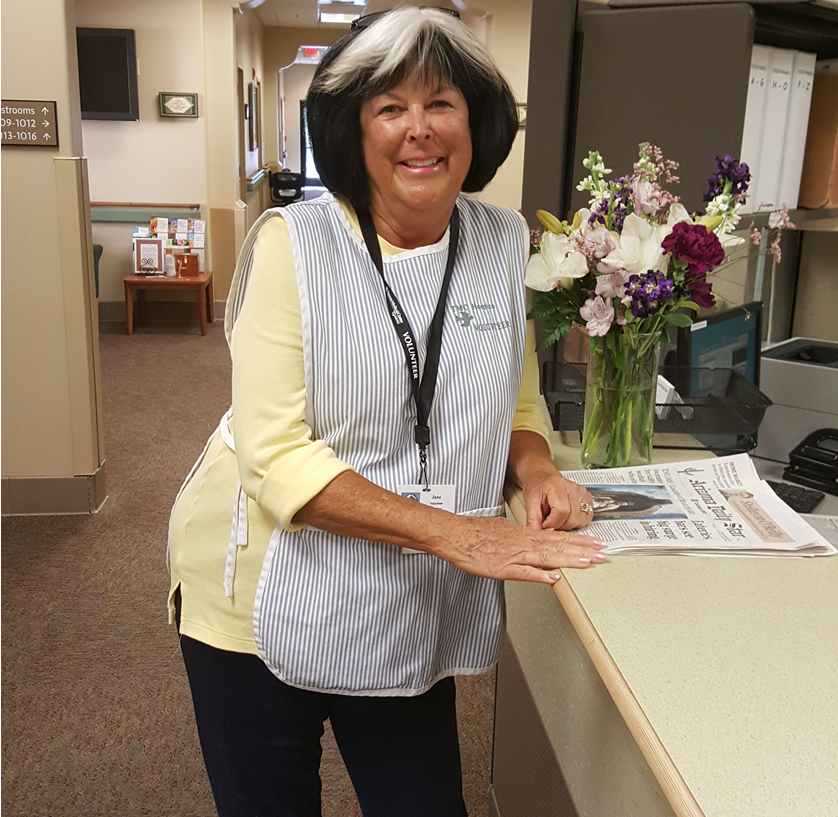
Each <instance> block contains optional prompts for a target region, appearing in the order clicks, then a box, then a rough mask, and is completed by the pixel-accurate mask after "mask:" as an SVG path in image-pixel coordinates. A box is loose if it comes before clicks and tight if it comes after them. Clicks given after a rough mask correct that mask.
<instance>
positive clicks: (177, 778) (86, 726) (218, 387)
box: [2, 322, 494, 817]
mask: <svg viewBox="0 0 838 817" xmlns="http://www.w3.org/2000/svg"><path fill="white" fill-rule="evenodd" d="M104 328H107V329H111V330H113V331H112V332H103V334H102V335H101V336H100V348H101V368H102V394H103V400H104V417H105V454H106V458H107V471H108V494H109V498H108V500H107V502H106V503H105V505H104V507H103V508H102V510H101V512H100V513H99V514H96V515H92V516H42V517H5V518H4V519H3V531H2V532H3V579H4V580H5V581H4V588H3V589H4V593H3V599H2V612H3V614H4V616H3V633H2V635H3V647H4V651H3V658H4V661H3V682H2V692H3V697H2V710H3V711H2V714H3V725H4V727H5V728H4V729H3V738H2V741H3V755H4V763H3V803H2V807H3V813H4V815H5V817H106V816H107V817H110V816H111V815H115V814H119V815H121V817H140V816H141V815H142V817H212V815H214V814H215V811H214V808H213V804H212V798H211V794H210V791H209V786H208V783H207V781H206V776H205V773H204V770H203V764H202V761H201V757H200V749H199V747H198V741H197V734H196V731H195V726H194V722H193V718H192V712H191V701H190V698H189V691H188V687H187V683H186V675H185V672H184V670H183V665H182V662H181V658H180V655H179V652H178V648H177V639H176V635H175V632H174V629H173V628H170V627H168V625H167V623H166V610H165V599H166V592H167V589H168V575H167V571H166V565H165V549H166V530H167V525H168V515H169V509H170V507H171V504H172V501H173V500H174V497H175V495H176V493H177V491H178V488H179V487H180V484H181V482H182V480H183V478H184V476H185V475H186V474H187V473H188V471H189V469H190V467H191V466H192V463H193V462H194V460H195V459H196V457H197V456H198V454H199V453H200V451H201V449H202V447H203V445H204V442H205V441H206V438H207V437H208V436H209V434H210V433H211V432H212V430H213V429H214V428H215V426H216V425H217V423H218V420H219V418H220V416H221V415H222V414H223V413H224V411H225V410H226V409H227V407H228V406H229V402H230V362H229V353H228V350H227V345H226V343H225V340H224V332H223V327H222V323H220V322H216V323H215V324H213V325H212V326H210V327H209V332H208V334H207V336H206V337H202V336H201V335H200V334H198V333H197V330H196V329H195V327H193V326H188V327H182V328H181V327H168V326H167V327H165V328H160V327H153V326H142V327H139V328H138V330H137V331H136V333H135V334H134V335H132V336H130V337H129V336H126V335H124V334H122V331H123V328H122V326H121V325H117V324H113V325H108V326H106V327H105V326H103V329H104ZM458 692H459V695H460V700H459V715H460V733H461V742H462V755H463V775H464V783H465V794H466V803H467V804H468V807H469V813H470V814H471V815H472V817H483V815H485V814H486V809H487V806H486V797H487V791H488V786H489V773H490V758H491V741H492V720H493V707H494V675H489V676H483V677H478V678H466V679H460V682H458ZM322 777H323V815H324V817H359V815H360V810H359V808H358V806H357V802H356V800H355V796H354V793H353V791H352V788H351V784H350V783H349V780H348V777H347V775H346V772H345V770H344V768H343V764H342V762H341V760H340V757H339V755H338V754H337V751H336V749H335V747H334V743H333V741H332V740H331V736H330V734H329V733H328V732H327V737H326V739H324V759H323V766H322Z"/></svg>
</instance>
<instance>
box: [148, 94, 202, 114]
mask: <svg viewBox="0 0 838 817" xmlns="http://www.w3.org/2000/svg"><path fill="white" fill-rule="evenodd" d="M158 99H159V100H160V116H166V117H170V116H177V117H183V116H187V117H191V118H193V119H195V118H197V116H198V94H184V93H180V92H178V91H161V92H160V93H159V94H158Z"/></svg>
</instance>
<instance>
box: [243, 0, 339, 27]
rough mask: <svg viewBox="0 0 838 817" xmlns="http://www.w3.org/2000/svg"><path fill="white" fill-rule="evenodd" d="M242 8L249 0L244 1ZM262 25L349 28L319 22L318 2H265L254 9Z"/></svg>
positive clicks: (274, 0) (294, 0)
mask: <svg viewBox="0 0 838 817" xmlns="http://www.w3.org/2000/svg"><path fill="white" fill-rule="evenodd" d="M240 5H242V6H246V5H247V0H242V2H241V3H240ZM254 11H255V13H256V14H257V15H258V17H259V19H260V20H261V21H262V25H265V26H283V27H285V28H318V27H320V26H323V27H324V28H347V27H348V26H347V25H346V24H339V23H337V24H336V23H319V22H318V21H317V0H265V1H264V2H263V3H262V4H261V5H260V6H258V7H256V8H255V9H254Z"/></svg>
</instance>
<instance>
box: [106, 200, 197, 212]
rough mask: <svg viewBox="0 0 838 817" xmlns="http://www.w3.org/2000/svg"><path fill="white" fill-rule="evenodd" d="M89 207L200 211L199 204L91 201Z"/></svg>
mask: <svg viewBox="0 0 838 817" xmlns="http://www.w3.org/2000/svg"><path fill="white" fill-rule="evenodd" d="M90 206H91V207H160V208H165V209H166V210H200V209H201V205H200V204H161V203H159V202H136V201H91V202H90Z"/></svg>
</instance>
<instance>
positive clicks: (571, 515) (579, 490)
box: [524, 471, 593, 530]
mask: <svg viewBox="0 0 838 817" xmlns="http://www.w3.org/2000/svg"><path fill="white" fill-rule="evenodd" d="M524 508H525V509H526V511H527V527H528V528H533V529H534V530H543V529H545V528H551V529H553V530H576V529H577V528H584V527H586V526H587V525H588V524H590V521H591V519H592V518H593V513H592V511H591V510H588V509H589V508H593V498H592V497H591V495H590V493H589V492H588V489H587V488H585V487H584V486H582V485H577V484H576V483H575V482H573V481H571V480H569V479H565V478H564V477H563V476H562V475H561V474H560V473H559V472H558V471H554V473H553V474H550V473H546V474H545V475H544V478H543V479H541V480H538V481H536V482H534V483H532V482H531V483H528V484H527V485H525V486H524Z"/></svg>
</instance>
